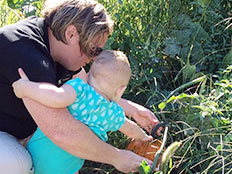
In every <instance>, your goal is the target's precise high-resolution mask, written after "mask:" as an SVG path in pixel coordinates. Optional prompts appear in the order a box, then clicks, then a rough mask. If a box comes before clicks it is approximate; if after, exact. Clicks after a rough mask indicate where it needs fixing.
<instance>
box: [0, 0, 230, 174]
mask: <svg viewBox="0 0 232 174" xmlns="http://www.w3.org/2000/svg"><path fill="white" fill-rule="evenodd" d="M99 2H101V3H102V4H103V5H104V6H105V7H106V8H107V10H108V12H109V13H110V14H111V15H112V17H113V19H114V21H115V27H114V32H113V34H112V35H111V36H110V38H109V39H108V41H107V44H106V46H105V48H106V49H114V50H121V51H124V52H125V53H126V55H127V56H128V57H129V60H130V63H131V67H132V79H131V81H130V84H129V87H128V88H127V90H126V93H125V95H124V97H125V98H127V99H130V100H132V101H135V102H137V103H140V104H142V105H145V106H146V107H148V108H150V109H151V110H152V111H153V112H154V113H155V114H156V116H157V117H158V118H159V119H160V120H162V121H167V122H168V123H169V127H170V128H169V133H168V142H167V144H171V143H172V142H174V141H180V140H181V141H182V142H183V144H182V145H181V147H180V148H179V150H178V151H177V152H176V153H175V155H174V156H173V158H172V159H171V160H170V162H169V165H168V169H167V171H168V172H169V173H173V174H174V173H179V174H196V173H199V174H207V173H208V174H214V173H216V174H217V173H228V174H229V173H232V143H231V142H232V131H231V128H232V123H231V119H232V115H231V114H232V99H231V94H232V92H231V91H232V80H231V77H232V66H231V64H232V50H231V31H232V29H231V27H230V25H232V24H231V19H232V17H231V16H232V10H231V9H232V1H231V0H99ZM41 8H42V1H39V0H30V1H25V0H0V14H1V16H0V26H4V25H7V24H11V23H14V22H16V21H18V20H20V19H23V18H25V17H27V16H30V15H40V11H41ZM196 79H198V81H196ZM199 79H200V80H199ZM109 136H110V141H109V143H111V144H113V145H115V146H117V147H119V148H124V147H125V146H126V144H127V142H128V139H126V137H125V136H123V135H122V134H120V133H119V132H117V133H110V134H109ZM161 139H162V137H161ZM100 168H101V169H100ZM90 171H91V172H94V173H118V171H116V170H115V169H114V168H112V167H111V166H108V165H104V164H96V163H91V162H88V163H87V164H86V165H85V167H84V168H83V169H82V171H81V173H90Z"/></svg>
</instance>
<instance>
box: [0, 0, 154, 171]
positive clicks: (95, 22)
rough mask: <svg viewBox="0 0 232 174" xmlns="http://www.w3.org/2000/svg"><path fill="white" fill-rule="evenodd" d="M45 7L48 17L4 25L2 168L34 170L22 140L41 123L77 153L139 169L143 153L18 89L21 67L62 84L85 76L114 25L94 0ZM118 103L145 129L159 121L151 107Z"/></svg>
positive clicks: (0, 57) (63, 0) (0, 37)
mask: <svg viewBox="0 0 232 174" xmlns="http://www.w3.org/2000/svg"><path fill="white" fill-rule="evenodd" d="M43 13H44V17H43V18H39V17H35V16H32V17H29V18H26V19H24V20H21V21H19V22H17V23H15V24H12V25H9V26H5V27H2V28H0V95H1V97H0V131H1V132H0V154H1V155H0V171H1V173H4V174H29V173H33V168H32V161H31V157H30V155H29V153H28V152H27V151H26V150H25V148H24V147H23V146H22V145H20V143H21V144H23V142H24V141H25V140H27V139H28V137H30V136H31V135H32V134H33V133H34V131H35V130H36V128H37V126H38V127H39V128H40V129H41V131H42V132H43V133H44V134H45V135H46V136H47V137H49V139H50V140H51V141H52V142H54V143H55V144H56V145H58V146H59V147H61V148H62V149H64V150H66V151H67V152H69V153H70V154H72V155H74V156H77V157H80V158H84V159H88V160H93V161H98V162H102V163H108V164H111V165H113V166H114V167H115V168H117V169H118V170H119V171H122V172H125V173H126V172H129V171H131V170H133V169H135V168H136V167H138V166H139V164H140V162H141V161H142V160H143V159H144V158H142V157H140V156H138V155H136V154H134V153H132V152H129V151H126V150H121V149H117V148H114V147H112V146H111V145H108V144H106V143H104V142H102V141H100V139H99V138H97V136H96V135H95V134H94V133H93V132H92V131H91V130H90V129H89V128H88V127H87V126H86V125H84V124H82V123H81V122H79V121H77V120H76V119H74V118H73V117H72V116H71V115H70V114H69V112H68V110H67V109H63V108H62V109H54V108H50V107H47V106H44V105H42V104H40V103H39V102H36V101H33V100H31V99H28V98H24V99H23V100H21V99H17V98H16V96H15V95H14V92H13V89H12V83H13V82H14V81H15V80H17V79H18V78H19V75H18V72H17V70H18V68H19V67H22V68H23V69H24V71H25V72H26V73H27V75H28V77H29V79H31V80H33V81H36V82H49V83H52V84H54V85H57V86H61V85H62V84H63V83H64V82H66V81H67V80H69V79H71V78H72V77H73V76H74V74H75V76H78V77H80V78H82V79H85V78H86V73H85V71H84V69H83V68H82V67H84V66H85V65H86V64H88V63H90V62H91V61H92V60H94V57H95V56H97V55H98V54H99V53H100V51H101V49H102V48H103V46H104V45H105V43H106V40H107V38H108V36H109V35H110V34H111V33H112V31H113V21H112V20H111V18H110V16H109V15H108V14H107V12H106V10H105V8H104V7H103V6H102V5H101V4H99V3H97V2H96V1H94V0H59V1H51V0H49V1H47V6H45V8H44V11H43ZM118 103H119V104H120V105H121V106H122V108H123V110H124V112H125V114H126V115H130V116H132V117H133V118H134V119H135V120H136V121H137V122H138V123H139V124H140V125H141V126H142V127H144V128H145V129H146V130H148V131H150V130H151V127H152V126H154V125H155V124H156V123H158V120H157V119H156V117H155V116H154V114H153V113H152V112H151V111H150V110H148V109H146V108H144V107H142V106H140V105H138V104H136V103H133V102H130V101H128V100H124V99H121V100H119V102H118ZM99 154H104V156H100V155H99Z"/></svg>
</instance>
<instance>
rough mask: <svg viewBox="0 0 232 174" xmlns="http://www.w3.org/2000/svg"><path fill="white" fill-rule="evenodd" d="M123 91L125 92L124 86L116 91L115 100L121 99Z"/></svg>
mask: <svg viewBox="0 0 232 174" xmlns="http://www.w3.org/2000/svg"><path fill="white" fill-rule="evenodd" d="M125 90H126V85H123V86H120V87H119V88H118V89H116V91H115V96H116V97H117V98H121V97H122V95H123V93H124V91H125Z"/></svg>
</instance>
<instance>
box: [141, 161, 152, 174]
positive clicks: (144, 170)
mask: <svg viewBox="0 0 232 174" xmlns="http://www.w3.org/2000/svg"><path fill="white" fill-rule="evenodd" d="M138 170H139V174H151V168H150V166H149V165H148V164H147V162H146V161H143V162H142V164H141V166H140V167H139V169H138Z"/></svg>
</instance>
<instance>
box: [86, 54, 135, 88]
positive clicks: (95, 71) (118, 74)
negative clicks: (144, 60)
mask: <svg viewBox="0 0 232 174" xmlns="http://www.w3.org/2000/svg"><path fill="white" fill-rule="evenodd" d="M130 77H131V69H130V63H129V61H128V59H127V56H126V55H125V54H124V53H123V52H121V51H114V50H104V51H102V52H101V53H100V54H99V55H98V56H97V57H96V58H95V60H94V62H93V64H92V65H91V67H90V70H89V78H90V81H91V78H94V79H98V78H101V79H104V82H106V83H107V84H108V86H111V87H112V89H113V88H117V87H120V86H126V85H127V84H128V83H129V80H130Z"/></svg>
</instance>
